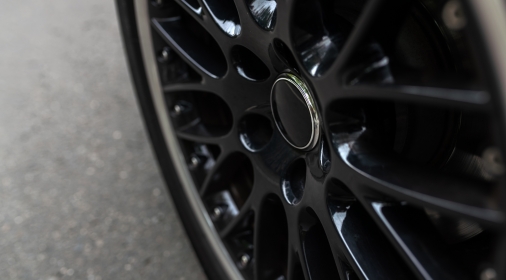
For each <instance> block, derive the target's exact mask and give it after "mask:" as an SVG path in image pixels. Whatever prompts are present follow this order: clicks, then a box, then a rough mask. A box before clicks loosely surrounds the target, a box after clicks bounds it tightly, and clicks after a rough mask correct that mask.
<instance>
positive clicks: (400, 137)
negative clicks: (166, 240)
mask: <svg viewBox="0 0 506 280" xmlns="http://www.w3.org/2000/svg"><path fill="white" fill-rule="evenodd" d="M234 2H235V3H234ZM116 5H117V11H118V17H119V21H120V26H121V31H122V34H123V39H124V47H125V52H126V55H127V59H128V62H129V68H130V73H131V78H132V81H133V84H134V87H135V90H136V93H137V98H138V102H139V106H140V108H141V111H142V115H143V118H144V123H145V125H146V128H147V131H148V132H149V135H150V139H151V143H152V146H153V150H154V152H155V154H156V158H157V160H158V163H159V166H160V170H161V171H162V173H163V176H164V178H165V181H166V183H167V187H168V189H169V191H170V194H171V197H172V199H173V201H174V204H175V205H176V208H177V210H178V213H179V216H180V218H181V221H182V223H183V225H184V227H185V229H186V232H187V234H188V236H189V238H190V240H191V242H192V244H193V247H194V249H195V251H196V253H197V256H198V258H199V260H200V263H201V264H202V266H203V268H204V270H205V272H206V274H207V276H208V277H209V278H210V279H414V278H418V279H476V278H478V279H490V280H492V279H506V271H505V267H504V263H506V222H505V217H506V212H505V211H506V207H505V201H506V198H505V197H506V194H505V193H506V191H505V190H506V189H505V187H506V186H505V185H504V182H505V178H504V177H505V167H504V164H503V161H502V158H503V157H504V155H505V148H506V145H505V143H506V141H505V140H506V133H505V129H504V128H505V127H506V122H505V121H506V110H505V108H504V105H505V104H506V102H505V100H506V99H505V93H506V79H503V78H502V77H503V76H504V75H503V74H504V73H506V55H505V54H506V52H504V50H505V49H506V27H505V26H506V10H504V9H506V7H505V5H504V3H503V2H501V1H500V0H488V1H482V0H461V1H457V0H439V1H436V0H419V1H418V0H412V1H400V0H395V1H394V0H392V1H387V0H369V1H365V0H364V1H351V0H314V1H309V0H295V1H283V0H241V1H238V0H235V1H232V0H230V1H217V0H160V1H158V0H153V1H151V0H116ZM287 11H289V12H287Z"/></svg>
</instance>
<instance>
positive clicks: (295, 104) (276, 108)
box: [271, 73, 320, 151]
mask: <svg viewBox="0 0 506 280" xmlns="http://www.w3.org/2000/svg"><path fill="white" fill-rule="evenodd" d="M303 105H305V106H303ZM304 109H305V110H304ZM271 110H272V115H273V117H274V121H275V123H276V127H277V128H278V130H279V132H280V133H281V135H282V136H283V138H284V139H285V140H286V141H287V142H288V143H289V144H290V145H291V146H293V147H294V148H296V149H299V150H305V151H307V150H310V149H312V148H314V146H315V145H316V144H317V143H318V140H319V138H320V118H319V114H318V109H317V105H316V101H315V100H314V98H313V95H312V94H311V91H310V89H309V87H308V86H307V85H306V83H305V82H304V81H303V80H302V79H301V78H299V77H297V76H296V75H294V74H291V73H283V74H281V75H280V76H279V77H278V79H277V80H276V81H275V82H274V84H273V85H272V89H271ZM309 124H310V128H309Z"/></svg>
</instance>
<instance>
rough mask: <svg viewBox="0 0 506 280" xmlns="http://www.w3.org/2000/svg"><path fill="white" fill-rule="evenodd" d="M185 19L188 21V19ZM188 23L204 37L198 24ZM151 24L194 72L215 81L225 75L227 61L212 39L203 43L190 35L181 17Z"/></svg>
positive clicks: (200, 39)
mask: <svg viewBox="0 0 506 280" xmlns="http://www.w3.org/2000/svg"><path fill="white" fill-rule="evenodd" d="M185 19H187V21H188V19H189V18H188V17H186V18H185ZM190 22H191V23H192V26H193V27H194V28H200V29H201V30H200V33H202V35H206V31H204V29H203V28H202V27H201V25H200V24H199V23H194V22H192V21H190ZM152 24H153V27H154V28H155V30H156V31H157V32H158V34H160V36H162V38H163V39H164V40H165V42H166V43H167V44H168V45H169V46H170V47H171V49H173V50H174V51H176V52H177V53H178V54H179V55H180V56H181V57H182V58H183V59H184V60H185V61H186V63H188V64H189V65H190V66H191V67H192V68H194V69H195V70H196V71H198V72H200V73H203V74H205V75H208V76H210V77H212V78H216V79H217V78H220V77H222V76H223V75H225V73H226V71H227V61H226V58H225V57H224V56H223V52H222V51H221V50H220V47H219V46H218V44H217V43H216V41H214V39H212V38H209V39H208V40H206V41H203V38H201V37H198V36H196V35H194V34H192V33H191V32H189V30H187V28H188V26H186V24H189V23H188V22H182V19H181V17H172V18H164V19H153V20H152ZM202 35H201V36H202ZM206 43H207V44H206Z"/></svg>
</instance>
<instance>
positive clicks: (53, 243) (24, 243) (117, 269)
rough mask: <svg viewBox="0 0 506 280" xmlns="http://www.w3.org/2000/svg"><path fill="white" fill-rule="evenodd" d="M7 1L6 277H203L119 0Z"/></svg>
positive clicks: (2, 99)
mask: <svg viewBox="0 0 506 280" xmlns="http://www.w3.org/2000/svg"><path fill="white" fill-rule="evenodd" d="M1 6H2V8H1V9H0V26H1V27H2V32H1V36H0V236H1V238H0V279H90V280H91V279H95V280H97V279H205V277H204V275H203V272H202V270H201V268H200V266H199V264H198V263H197V260H196V258H195V254H194V252H193V251H192V248H191V246H190V244H189V241H188V240H187V237H186V236H185V233H184V231H183V229H182V227H181V224H180V221H179V220H178V217H177V215H176V213H175V210H174V207H173V205H172V202H171V201H170V200H169V199H168V197H167V195H166V190H165V188H164V183H163V182H162V179H161V177H160V174H159V172H158V168H157V166H156V163H155V161H154V158H153V154H152V151H151V147H150V146H149V144H148V140H147V136H146V133H145V131H144V127H143V125H142V122H141V119H140V115H139V110H138V108H137V104H136V100H135V97H134V94H133V91H132V86H131V83H130V80H129V76H128V72H127V68H126V62H125V58H124V55H123V49H122V43H121V40H120V35H119V28H118V23H117V19H116V12H115V6H114V2H113V1H112V0H86V1H69V0H44V1H40V0H28V2H27V1H13V0H6V1H2V5H1Z"/></svg>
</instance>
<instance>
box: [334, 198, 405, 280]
mask: <svg viewBox="0 0 506 280" xmlns="http://www.w3.org/2000/svg"><path fill="white" fill-rule="evenodd" d="M328 208H329V212H330V215H331V218H332V223H333V225H334V226H333V228H332V229H329V230H328V231H327V234H328V235H329V239H333V240H342V242H343V245H344V247H343V251H344V254H345V256H346V259H347V260H348V262H349V263H350V265H351V266H352V267H354V268H355V272H356V273H357V274H358V275H359V276H360V278H365V279H393V278H397V277H399V278H403V279H408V278H412V276H411V275H410V272H409V269H407V267H406V266H405V265H403V261H402V259H401V258H400V257H399V256H398V255H397V254H395V253H394V251H393V250H392V248H391V246H390V245H389V243H388V241H387V239H386V238H385V237H384V236H383V234H382V232H381V231H380V230H379V229H378V228H377V227H376V225H375V224H374V221H373V220H372V219H371V218H370V216H369V215H368V213H367V212H366V211H365V210H364V208H363V207H362V206H361V205H360V203H359V202H358V201H356V199H355V198H353V196H348V195H343V194H340V195H337V194H335V195H331V196H329V199H328ZM329 232H330V234H329ZM340 266H341V269H342V271H341V273H342V274H344V275H345V274H346V273H347V272H346V266H345V265H343V264H340ZM349 273H351V271H348V274H349Z"/></svg>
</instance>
